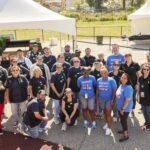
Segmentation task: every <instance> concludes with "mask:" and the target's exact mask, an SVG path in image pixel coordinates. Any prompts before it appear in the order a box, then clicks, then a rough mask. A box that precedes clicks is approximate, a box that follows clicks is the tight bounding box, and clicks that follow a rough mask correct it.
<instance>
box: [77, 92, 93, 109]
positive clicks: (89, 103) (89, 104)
mask: <svg viewBox="0 0 150 150" xmlns="http://www.w3.org/2000/svg"><path fill="white" fill-rule="evenodd" d="M79 99H80V102H81V107H82V109H89V110H94V109H95V96H92V97H89V98H88V99H85V96H84V95H82V94H79Z"/></svg>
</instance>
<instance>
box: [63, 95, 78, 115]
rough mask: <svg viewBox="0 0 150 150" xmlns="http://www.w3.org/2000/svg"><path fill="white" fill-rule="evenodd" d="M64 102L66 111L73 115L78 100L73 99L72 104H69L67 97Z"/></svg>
mask: <svg viewBox="0 0 150 150" xmlns="http://www.w3.org/2000/svg"><path fill="white" fill-rule="evenodd" d="M62 100H63V101H64V102H65V110H66V112H67V114H68V115H71V113H72V112H73V110H74V105H75V104H77V100H76V99H74V98H73V99H72V101H71V102H68V101H67V98H66V97H65V98H63V99H62Z"/></svg>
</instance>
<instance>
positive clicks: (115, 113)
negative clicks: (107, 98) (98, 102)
mask: <svg viewBox="0 0 150 150" xmlns="http://www.w3.org/2000/svg"><path fill="white" fill-rule="evenodd" d="M112 110H113V117H116V118H119V114H118V109H117V104H116V102H115V104H114V107H113V109H112Z"/></svg>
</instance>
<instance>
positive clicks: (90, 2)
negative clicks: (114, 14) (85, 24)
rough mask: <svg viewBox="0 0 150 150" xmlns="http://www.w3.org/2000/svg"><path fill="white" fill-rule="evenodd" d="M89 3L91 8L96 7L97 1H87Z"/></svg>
mask: <svg viewBox="0 0 150 150" xmlns="http://www.w3.org/2000/svg"><path fill="white" fill-rule="evenodd" d="M86 2H87V3H88V5H89V7H94V6H95V0H86Z"/></svg>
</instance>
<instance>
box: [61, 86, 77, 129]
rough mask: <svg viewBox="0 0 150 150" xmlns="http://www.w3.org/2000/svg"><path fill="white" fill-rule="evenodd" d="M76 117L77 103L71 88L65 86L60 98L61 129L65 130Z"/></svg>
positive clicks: (72, 123)
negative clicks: (63, 94)
mask: <svg viewBox="0 0 150 150" xmlns="http://www.w3.org/2000/svg"><path fill="white" fill-rule="evenodd" d="M77 117H78V103H77V101H76V100H75V99H74V98H73V97H72V90H71V89H70V88H67V89H66V90H65V96H64V97H63V99H62V104H61V112H60V119H61V121H62V122H63V125H62V128H61V130H63V131H66V129H67V126H68V125H69V126H72V125H74V124H75V121H76V119H77Z"/></svg>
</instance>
